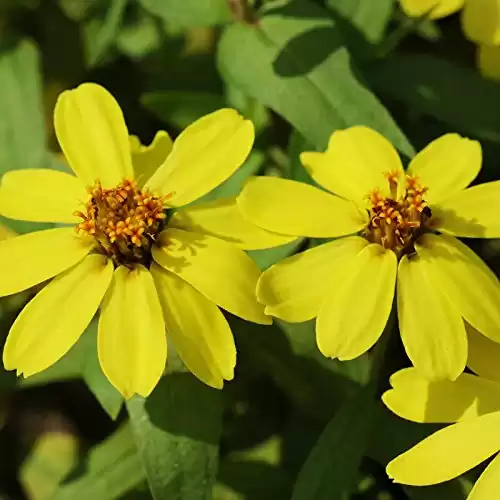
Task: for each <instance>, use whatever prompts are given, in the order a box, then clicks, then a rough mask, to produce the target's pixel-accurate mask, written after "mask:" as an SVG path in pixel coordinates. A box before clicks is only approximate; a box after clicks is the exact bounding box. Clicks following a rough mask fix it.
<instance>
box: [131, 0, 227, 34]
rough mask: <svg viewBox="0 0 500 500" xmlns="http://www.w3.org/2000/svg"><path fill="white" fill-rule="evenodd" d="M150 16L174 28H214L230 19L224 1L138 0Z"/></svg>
mask: <svg viewBox="0 0 500 500" xmlns="http://www.w3.org/2000/svg"><path fill="white" fill-rule="evenodd" d="M139 2H140V4H141V5H142V6H143V7H144V8H145V9H147V10H149V11H150V12H151V13H152V14H155V15H156V16H159V17H161V18H162V19H164V20H165V21H166V22H167V23H169V24H170V25H171V26H174V27H176V28H193V27H200V26H214V25H217V24H221V23H225V22H227V21H229V20H230V19H231V13H230V11H229V7H228V5H227V2H226V0H182V1H179V0H139Z"/></svg>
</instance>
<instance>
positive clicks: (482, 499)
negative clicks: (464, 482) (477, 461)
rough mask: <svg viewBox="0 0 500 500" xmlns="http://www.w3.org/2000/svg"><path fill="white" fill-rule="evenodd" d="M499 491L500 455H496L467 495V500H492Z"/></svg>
mask: <svg viewBox="0 0 500 500" xmlns="http://www.w3.org/2000/svg"><path fill="white" fill-rule="evenodd" d="M499 491H500V455H497V456H496V457H495V458H494V459H493V460H492V461H491V462H490V463H489V464H488V467H486V469H485V470H484V472H483V473H482V474H481V475H480V476H479V479H478V480H477V481H476V484H475V485H474V487H473V488H472V491H471V492H470V493H469V496H468V497H467V500H492V499H493V498H495V497H496V496H497V495H498V492H499Z"/></svg>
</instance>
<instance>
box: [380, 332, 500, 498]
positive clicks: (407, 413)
mask: <svg viewBox="0 0 500 500" xmlns="http://www.w3.org/2000/svg"><path fill="white" fill-rule="evenodd" d="M469 333H470V335H469V342H470V358H469V361H468V364H469V366H470V367H471V368H472V369H473V370H474V371H475V372H476V373H477V374H478V375H479V377H478V376H476V375H470V374H462V375H461V376H460V377H459V378H458V379H457V380H456V381H454V382H450V381H441V382H429V381H427V380H425V379H423V378H422V377H421V376H420V374H419V373H418V372H417V371H416V370H414V369H411V368H410V369H406V370H401V371H399V372H397V373H396V374H394V375H393V376H392V377H391V385H392V387H393V388H392V389H391V390H389V391H387V392H386V393H385V394H384V396H383V400H384V403H385V404H386V406H388V408H389V409H390V410H392V411H393V412H394V413H396V414H397V415H399V416H400V417H403V418H405V419H407V420H412V421H414V422H427V423H453V422H456V423H454V424H453V425H451V426H449V427H446V428H444V429H441V430H439V431H437V432H435V433H434V434H432V435H431V436H429V437H428V438H426V439H424V440H423V441H422V442H420V443H418V444H417V445H416V446H414V447H413V448H411V449H410V450H408V451H407V452H405V453H403V454H402V455H400V456H398V457H396V458H395V459H394V460H392V461H391V462H390V463H389V464H388V466H387V474H388V475H389V477H391V478H392V479H394V481H396V482H398V483H403V484H408V485H414V486H426V485H431V484H437V483H442V482H444V481H448V480H450V479H453V478H455V477H457V476H459V475H461V474H463V473H464V472H467V471H468V470H470V469H472V468H473V467H475V466H476V465H479V464H480V463H481V462H483V461H485V460H487V459H488V458H490V457H492V456H493V455H495V454H496V453H498V452H499V451H500V345H498V344H495V343H493V342H491V341H490V340H488V339H486V338H485V337H483V336H482V335H479V334H478V333H477V332H474V331H472V330H471V331H470V332H469ZM499 489H500V454H497V455H496V457H495V458H494V459H493V460H492V461H491V462H490V464H489V465H488V466H487V467H486V469H485V470H484V472H483V473H482V474H481V476H480V477H479V479H478V481H477V482H476V484H475V485H474V488H473V489H472V491H471V492H470V494H469V496H468V500H494V499H496V498H498V492H499Z"/></svg>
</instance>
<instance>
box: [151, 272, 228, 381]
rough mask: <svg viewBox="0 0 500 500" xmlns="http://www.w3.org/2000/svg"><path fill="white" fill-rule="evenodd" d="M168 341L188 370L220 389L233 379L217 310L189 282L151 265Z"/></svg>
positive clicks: (225, 333)
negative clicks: (225, 381)
mask: <svg viewBox="0 0 500 500" xmlns="http://www.w3.org/2000/svg"><path fill="white" fill-rule="evenodd" d="M151 274H152V275H153V278H154V280H155V284H156V289H157V291H158V295H159V297H160V302H161V304H162V309H163V317H164V318H165V326H166V329H167V335H168V338H169V339H171V340H172V342H173V344H174V346H175V349H176V350H177V353H178V354H179V356H180V357H181V359H182V361H183V362H184V364H185V365H186V367H187V368H188V370H189V371H191V372H192V373H193V374H194V375H196V376H197V377H198V378H199V379H200V380H201V381H202V382H204V383H205V384H207V385H209V386H211V387H215V388H217V389H221V388H222V386H223V385H224V380H231V379H232V378H233V376H234V366H235V364H236V347H235V345H234V339H233V334H232V333H231V329H230V328H229V325H228V323H227V321H226V318H224V315H223V314H222V312H221V311H220V310H219V308H218V307H217V306H216V305H215V304H214V303H213V302H212V301H210V300H208V299H207V298H206V297H205V296H204V295H202V294H201V293H200V292H198V291H197V290H196V289H195V288H193V287H192V286H191V285H190V284H189V283H187V282H186V281H184V280H183V279H181V278H179V277H178V276H176V275H175V274H173V273H170V272H168V271H165V270H164V269H163V268H162V267H160V266H159V265H157V264H155V263H153V265H152V267H151Z"/></svg>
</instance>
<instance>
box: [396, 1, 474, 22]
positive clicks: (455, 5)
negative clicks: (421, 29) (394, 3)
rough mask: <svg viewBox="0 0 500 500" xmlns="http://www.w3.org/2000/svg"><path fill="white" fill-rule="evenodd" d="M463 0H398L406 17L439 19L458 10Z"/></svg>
mask: <svg viewBox="0 0 500 500" xmlns="http://www.w3.org/2000/svg"><path fill="white" fill-rule="evenodd" d="M464 1H465V0H399V4H400V5H401V8H402V9H403V12H404V13H405V14H406V15H407V16H408V17H422V16H425V17H427V18H428V19H441V18H442V17H446V16H449V15H451V14H454V13H455V12H458V11H459V10H460V9H461V8H462V7H463V5H464Z"/></svg>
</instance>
